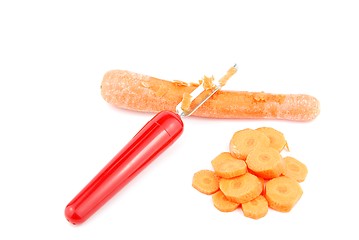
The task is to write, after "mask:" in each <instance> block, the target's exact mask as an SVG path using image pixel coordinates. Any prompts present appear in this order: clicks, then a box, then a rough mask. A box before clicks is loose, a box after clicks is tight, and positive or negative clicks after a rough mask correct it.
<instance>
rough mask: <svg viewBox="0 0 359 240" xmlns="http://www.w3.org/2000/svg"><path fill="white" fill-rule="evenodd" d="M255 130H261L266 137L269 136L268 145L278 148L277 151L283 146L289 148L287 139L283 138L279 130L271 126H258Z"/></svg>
mask: <svg viewBox="0 0 359 240" xmlns="http://www.w3.org/2000/svg"><path fill="white" fill-rule="evenodd" d="M256 130H258V131H261V132H263V133H264V134H265V135H266V136H267V137H269V140H270V143H269V146H270V147H272V148H274V149H276V150H278V151H279V152H280V151H282V150H283V149H284V148H287V149H289V148H288V144H287V140H285V137H284V135H283V133H281V132H280V131H278V130H276V129H274V128H271V127H260V128H257V129H256Z"/></svg>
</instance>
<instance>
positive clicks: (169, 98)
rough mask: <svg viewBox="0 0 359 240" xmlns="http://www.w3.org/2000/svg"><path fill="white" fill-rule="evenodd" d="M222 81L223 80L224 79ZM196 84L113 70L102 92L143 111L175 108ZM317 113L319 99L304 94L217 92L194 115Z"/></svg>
mask: <svg viewBox="0 0 359 240" xmlns="http://www.w3.org/2000/svg"><path fill="white" fill-rule="evenodd" d="M223 82H224V83H225V79H224V80H223ZM195 85H196V84H191V83H185V82H182V81H167V80H162V79H158V78H154V77H151V76H147V75H142V74H138V73H134V72H130V71H126V70H112V71H109V72H107V73H106V74H105V75H104V77H103V80H102V84H101V94H102V97H103V98H104V99H105V100H106V101H107V102H108V103H110V104H112V105H114V106H116V107H118V108H124V109H130V110H135V111H144V112H159V111H162V110H170V111H175V107H176V105H177V104H178V103H180V102H181V100H182V97H183V94H184V93H190V92H192V91H193V90H194V88H195ZM319 112H320V110H319V101H318V100H317V99H316V98H314V97H313V96H310V95H306V94H271V93H264V92H236V91H218V92H217V93H215V94H214V95H213V96H212V97H211V98H210V99H208V100H207V101H206V102H205V103H204V104H203V105H202V106H201V107H200V108H199V109H198V110H197V111H196V112H194V113H193V115H194V116H199V117H208V118H245V119H247V118H252V119H283V120H293V121H310V120H313V119H315V118H316V117H317V116H318V114H319Z"/></svg>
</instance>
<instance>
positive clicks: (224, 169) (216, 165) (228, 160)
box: [211, 152, 247, 178]
mask: <svg viewBox="0 0 359 240" xmlns="http://www.w3.org/2000/svg"><path fill="white" fill-rule="evenodd" d="M211 164H212V166H213V169H214V172H215V173H216V175H217V176H220V177H224V178H232V177H237V176H240V175H243V174H245V173H246V172H247V164H246V163H245V162H244V161H243V160H240V159H237V158H235V157H233V156H232V155H231V154H230V153H229V152H222V153H220V154H219V155H218V156H217V157H215V158H214V159H213V160H212V162H211Z"/></svg>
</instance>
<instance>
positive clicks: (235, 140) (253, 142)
mask: <svg viewBox="0 0 359 240" xmlns="http://www.w3.org/2000/svg"><path fill="white" fill-rule="evenodd" d="M269 143H270V139H269V138H268V137H267V136H266V135H265V134H264V133H262V132H260V131H257V130H253V129H250V128H246V129H243V130H240V131H237V132H235V133H234V134H233V136H232V138H231V141H230V144H229V149H230V152H231V154H232V155H233V156H235V157H237V158H239V159H242V160H245V159H246V158H247V155H248V154H249V153H250V152H251V151H252V150H253V149H255V148H258V147H263V146H269Z"/></svg>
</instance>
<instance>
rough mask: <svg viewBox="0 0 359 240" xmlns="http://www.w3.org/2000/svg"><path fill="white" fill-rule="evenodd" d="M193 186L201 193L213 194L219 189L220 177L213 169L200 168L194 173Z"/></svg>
mask: <svg viewBox="0 0 359 240" xmlns="http://www.w3.org/2000/svg"><path fill="white" fill-rule="evenodd" d="M192 186H193V187H194V188H195V189H197V190H198V191H199V192H201V193H204V194H207V195H211V194H213V193H215V192H217V191H218V189H219V183H218V178H217V176H216V175H215V173H214V172H213V171H211V170H200V171H198V172H196V173H195V174H194V175H193V179H192Z"/></svg>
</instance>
